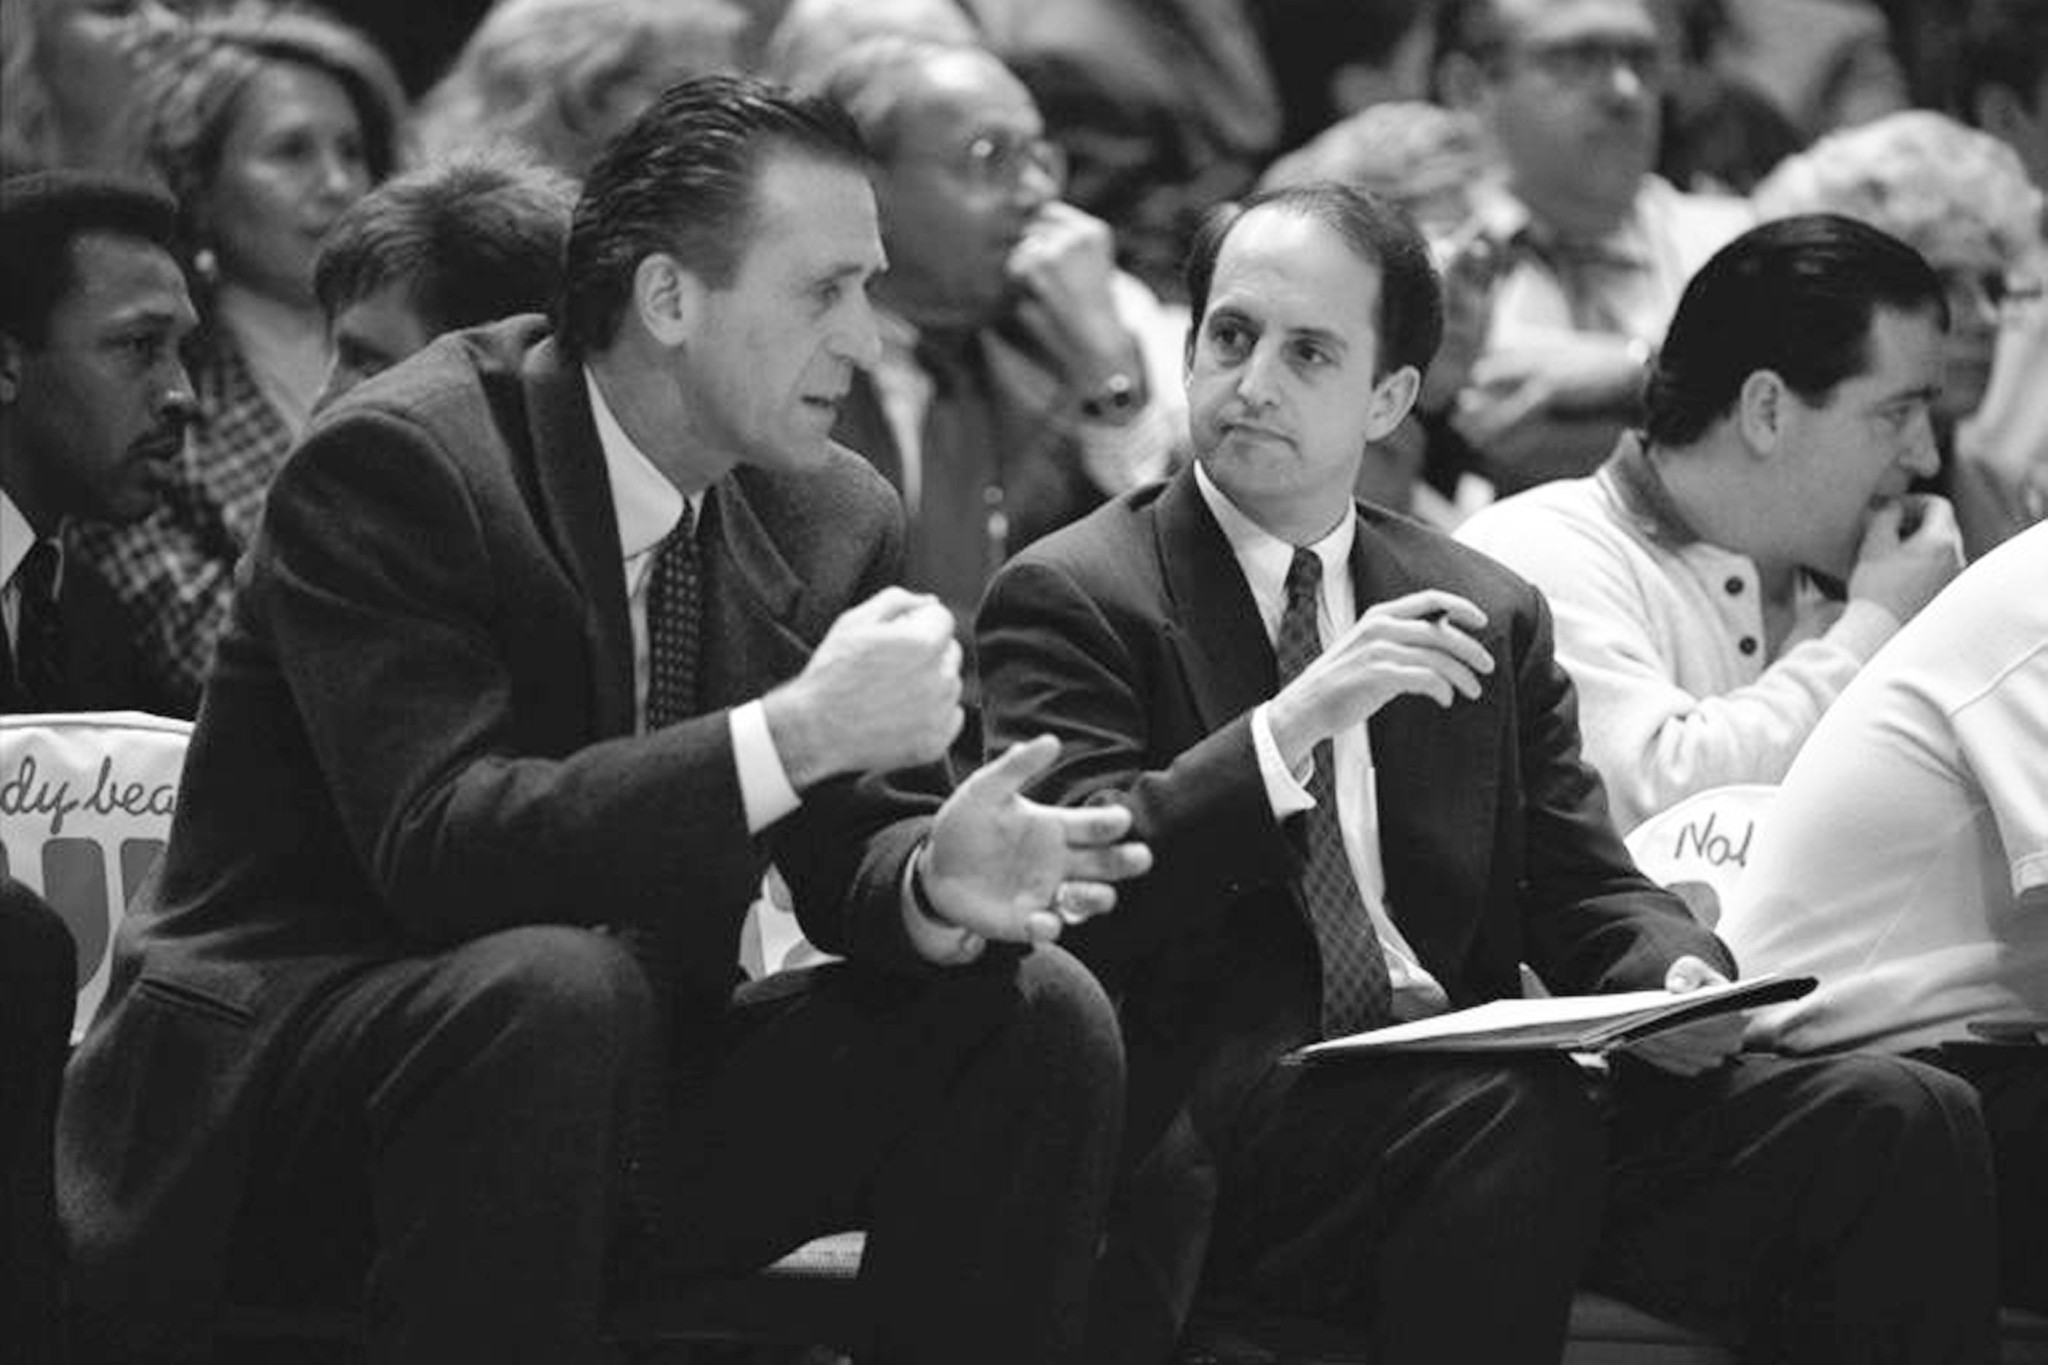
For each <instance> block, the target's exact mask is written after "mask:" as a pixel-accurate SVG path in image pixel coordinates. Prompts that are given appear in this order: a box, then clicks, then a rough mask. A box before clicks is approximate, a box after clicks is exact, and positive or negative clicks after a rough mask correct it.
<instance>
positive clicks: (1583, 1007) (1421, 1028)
mask: <svg viewBox="0 0 2048 1365" xmlns="http://www.w3.org/2000/svg"><path fill="white" fill-rule="evenodd" d="M1814 984H1815V982H1814V978H1812V977H1810V976H1778V975H1766V976H1756V977H1751V978H1750V979H1748V980H1746V981H1734V982H1730V983H1729V984H1727V985H1725V986H1702V987H1700V988H1699V989H1698V990H1694V991H1686V992H1683V993H1681V994H1674V993H1672V992H1670V991H1661V990H1659V991H1623V992H1619V993H1616V994H1613V995H1560V996H1552V997H1549V998H1546V999H1540V1000H1495V1001H1492V1002H1490V1003H1488V1004H1484V1005H1474V1006H1473V1007H1472V1008H1470V1009H1462V1010H1453V1011H1451V1012H1450V1013H1449V1014H1439V1015H1437V1016H1435V1017H1434V1018H1430V1019H1417V1020H1414V1021H1413V1022H1411V1023H1406V1024H1391V1025H1389V1026H1387V1027H1386V1028H1376V1029H1368V1030H1366V1031H1365V1032H1364V1033H1353V1034H1350V1035H1349V1036H1347V1037H1343V1038H1331V1039H1329V1040H1327V1041H1325V1042H1321V1043H1314V1044H1311V1045H1310V1046H1308V1047H1305V1048H1302V1049H1300V1050H1299V1051H1297V1052H1294V1053H1292V1054H1290V1055H1289V1058H1288V1060H1290V1061H1300V1062H1325V1061H1334V1060H1338V1059H1341V1058H1345V1057H1370V1056H1376V1055H1379V1054H1382V1053H1392V1052H1401V1053H1407V1052H1606V1051H1609V1050H1610V1049H1613V1048H1618V1047H1625V1046H1626V1045H1628V1044H1629V1043H1633V1042H1636V1041H1637V1040H1639V1039H1642V1038H1647V1037H1649V1036H1650V1035H1651V1034H1653V1033H1662V1032H1663V1031H1664V1030H1666V1029H1673V1028H1677V1027H1679V1026H1680V1025H1682V1024H1689V1023H1692V1022H1693V1021H1695V1020H1698V1019H1705V1018H1707V1017H1709V1016H1710V1015H1716V1014H1725V1013H1727V1012H1729V1011H1730V1010H1745V1009H1751V1008H1754V1007H1755V1006H1758V1005H1775V1004H1777V1003H1778V1002H1779V1001H1782V1000H1796V999H1798V998H1799V997H1800V996H1802V995H1805V994H1806V993H1807V992H1808V991H1810V990H1812V989H1813V988H1814Z"/></svg>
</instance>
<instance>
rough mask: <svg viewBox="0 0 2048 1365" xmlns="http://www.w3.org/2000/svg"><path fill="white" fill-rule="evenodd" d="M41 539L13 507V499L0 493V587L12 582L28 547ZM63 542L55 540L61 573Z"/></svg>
mask: <svg viewBox="0 0 2048 1365" xmlns="http://www.w3.org/2000/svg"><path fill="white" fill-rule="evenodd" d="M39 539H41V537H39V536H38V535H36V531H35V528H34V527H33V526H30V525H29V524H28V518H27V517H26V516H25V515H23V513H22V510H21V509H20V508H19V507H16V506H15V505H14V499H13V498H10V497H8V496H7V494H6V493H5V492H0V586H6V585H8V584H11V583H13V582H14V574H15V571H16V570H18V569H19V568H21V561H22V560H24V559H27V558H28V552H29V547H30V546H32V545H34V544H35V543H36V541H37V540H39ZM63 543H64V542H63V540H62V539H61V538H58V539H57V545H58V560H57V563H58V566H59V572H60V573H61V572H62V565H63V563H64V560H63V548H62V547H63Z"/></svg>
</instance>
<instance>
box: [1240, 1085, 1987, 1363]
mask: <svg viewBox="0 0 2048 1365" xmlns="http://www.w3.org/2000/svg"><path fill="white" fill-rule="evenodd" d="M1240 1100H1241V1103H1240V1104H1239V1105H1238V1106H1237V1107H1236V1108H1235V1111H1234V1112H1233V1113H1232V1114H1230V1115H1229V1116H1228V1118H1227V1121H1223V1122H1219V1116H1218V1115H1215V1114H1211V1115H1209V1116H1208V1119H1207V1121H1206V1123H1205V1125H1204V1126H1205V1127H1206V1128H1207V1129H1208V1130H1209V1131H1210V1132H1211V1133H1212V1135H1213V1136H1212V1141H1213V1142H1214V1144H1215V1150H1216V1153H1217V1188H1218V1200H1217V1209H1216V1219H1215V1229H1214V1233H1213V1240H1212V1244H1211V1247H1210V1254H1209V1260H1208V1268H1207V1277H1206V1280H1205V1292H1211V1293H1224V1294H1231V1295H1237V1296H1241V1297H1244V1298H1247V1299H1249V1300H1251V1301H1253V1302H1256V1303H1258V1304H1261V1305H1263V1306H1265V1307H1267V1308H1278V1309H1283V1310H1291V1311H1295V1312H1301V1313H1305V1314H1310V1315H1314V1316H1319V1317H1324V1318H1329V1319H1334V1320H1337V1321H1354V1322H1359V1323H1362V1324H1369V1325H1370V1331H1371V1335H1372V1337H1373V1340H1374V1343H1375V1346H1376V1348H1377V1350H1378V1354H1376V1355H1375V1357H1374V1358H1375V1360H1380V1361H1385V1362H1389V1365H1392V1363H1393V1362H1405V1361H1416V1362H1422V1361H1451V1360H1461V1361H1462V1360H1474V1361H1477V1360H1484V1361H1488V1362H1520V1361H1526V1362H1538V1361H1543V1362H1554V1361H1556V1360H1557V1359H1558V1358H1559V1355H1560V1353H1561V1351H1562V1347H1563V1337H1564V1332H1565V1327H1566V1322H1567V1318H1568V1314H1569V1308H1570V1300H1571V1295H1572V1293H1573V1291H1574V1290H1575V1289H1577V1288H1578V1287H1580V1286H1581V1285H1589V1286H1592V1287H1597V1288H1601V1289H1604V1290H1606V1291H1607V1292H1610V1293H1612V1294H1614V1295H1615V1296H1616V1297H1619V1298H1623V1299H1626V1300H1630V1301H1633V1302H1636V1303H1638V1304H1640V1305H1642V1306H1644V1307H1646V1308H1649V1309H1651V1310H1652V1311H1655V1312H1658V1313H1661V1314H1664V1315H1666V1316H1669V1317H1671V1318H1674V1319H1676V1320H1679V1321H1684V1322H1690V1323H1693V1324H1695V1325H1698V1326H1701V1327H1703V1328H1706V1329H1708V1330H1711V1331H1715V1332H1716V1333H1718V1334H1720V1335H1723V1336H1724V1337H1726V1338H1728V1339H1730V1340H1735V1341H1740V1342H1742V1343H1744V1346H1745V1350H1744V1355H1745V1358H1746V1359H1750V1360H1765V1361H1785V1362H1793V1361H1796V1362H1802V1363H1803V1365H1822V1363H1824V1362H1832V1361H1841V1362H1845V1363H1846V1362H1850V1361H1855V1362H1862V1363H1864V1365H1874V1363H1875V1362H1894V1361H1896V1362H1925V1363H1926V1365H1936V1363H1937V1362H1944V1363H1946V1362H1957V1361H1971V1360H1981V1359H1985V1358H1986V1357H1987V1356H1988V1353H1989V1350H1990V1342H1991V1333H1992V1330H1993V1321H1994V1303H1993V1293H1992V1289H1991V1285H1992V1280H1993V1270H1992V1255H1993V1253H1992V1246H1993V1234H1992V1211H1991V1184H1990V1169H1989V1160H1990V1158H1989V1153H1988V1151H1987V1148H1986V1142H1985V1136H1984V1130H1983V1125H1982V1121H1981V1118H1980V1116H1979V1114H1978V1112H1977V1106H1976V1104H1975V1100H1974V1097H1973V1096H1972V1095H1971V1094H1970V1093H1969V1090H1968V1088H1967V1087H1965V1086H1963V1085H1961V1084H1960V1083H1958V1082H1957V1081H1955V1080H1954V1079H1953V1078H1952V1077H1949V1076H1947V1075H1944V1074H1942V1073H1941V1072H1939V1071H1936V1070H1934V1069H1932V1068H1929V1067H1925V1066H1921V1065H1918V1064H1916V1063H1913V1062H1909V1061H1906V1060H1903V1059H1897V1058H1878V1057H1848V1058H1842V1059H1836V1060H1826V1061H1791V1060H1783V1059H1777V1058H1766V1057H1754V1056H1751V1057H1743V1058H1740V1059H1738V1060H1736V1061H1734V1062H1732V1063H1730V1064H1728V1065H1726V1066H1724V1067H1722V1068H1720V1069H1719V1070H1717V1071H1715V1072H1712V1073H1710V1074H1708V1075H1705V1076H1701V1077H1697V1078H1692V1079H1680V1078H1675V1077H1670V1076H1666V1075H1664V1074H1663V1073H1659V1072H1655V1071H1653V1070H1651V1069H1649V1068H1648V1067H1646V1066H1643V1065H1642V1064H1640V1063H1630V1062H1623V1063H1622V1064H1621V1065H1620V1066H1619V1067H1618V1069H1617V1074H1616V1076H1615V1077H1614V1078H1613V1082H1612V1085H1611V1087H1609V1086H1604V1085H1591V1084H1589V1083H1588V1079H1587V1077H1586V1076H1584V1075H1583V1074H1582V1073H1581V1072H1580V1071H1579V1070H1578V1069H1577V1068H1576V1067H1575V1066H1574V1065H1573V1064H1571V1063H1570V1062H1569V1061H1568V1060H1567V1059H1564V1058H1561V1057H1538V1058H1533V1059H1530V1060H1528V1061H1518V1062H1512V1063H1498V1062H1495V1061H1492V1060H1490V1059H1489V1060H1473V1061H1460V1060H1455V1059H1449V1058H1417V1059H1412V1060H1401V1061H1385V1062H1375V1063H1371V1064H1362V1065H1339V1066H1319V1067H1312V1068H1287V1067H1277V1066H1276V1067H1272V1068H1270V1069H1268V1070H1267V1071H1265V1072H1264V1073H1263V1074H1262V1075H1260V1076H1259V1077H1258V1078H1257V1080H1256V1082H1255V1083H1254V1084H1252V1085H1251V1086H1250V1087H1249V1088H1248V1089H1245V1090H1243V1091H1242V1092H1241V1093H1240Z"/></svg>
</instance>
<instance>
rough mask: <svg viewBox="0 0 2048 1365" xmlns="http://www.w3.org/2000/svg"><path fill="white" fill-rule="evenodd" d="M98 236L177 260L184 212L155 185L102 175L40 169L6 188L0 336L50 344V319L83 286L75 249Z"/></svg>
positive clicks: (0, 211) (1, 192)
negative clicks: (127, 240) (142, 245)
mask: <svg viewBox="0 0 2048 1365" xmlns="http://www.w3.org/2000/svg"><path fill="white" fill-rule="evenodd" d="M93 232H105V233H111V234H114V235H117V236H122V237H134V238H138V239H140V240H142V241H146V242H150V243H153V244H155V245H157V246H160V247H162V248H163V249H164V250H165V251H166V252H168V253H170V254H171V256H172V258H173V259H176V258H177V255H178V206H177V205H176V204H175V203H173V202H172V201H171V198H170V196H169V195H167V194H165V193H164V192H163V191H162V190H160V189H158V188H157V187H156V186H154V185H151V184H149V183H147V182H144V181H141V180H136V179H132V178H130V177H127V176H121V175H111V174H107V173H104V172H98V171H63V170H60V171H36V172H33V173H31V174H28V175H19V176H12V177H10V178H8V179H7V180H6V181H5V182H4V183H0V332H5V333H6V334H7V335H8V336H11V337H13V338H14V339H15V340H16V341H18V342H20V343H21V344H22V345H23V346H27V347H30V348H31V349H33V348H35V347H39V346H41V345H42V344H43V342H44V341H45V340H46V339H47V338H48V335H49V327H50V314H51V313H52V312H53V311H54V310H55V309H56V307H57V304H58V303H59V302H60V301H61V300H62V299H63V298H64V296H65V295H66V294H68V293H70V292H71V290H72V288H73V287H74V286H75V285H76V284H77V282H78V281H77V270H76V265H75V262H74V261H73V259H72V251H71V244H72V243H73V242H74V241H76V240H77V239H78V238H79V237H81V236H84V235H86V234H87V233H93Z"/></svg>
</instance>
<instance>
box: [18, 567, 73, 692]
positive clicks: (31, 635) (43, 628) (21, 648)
mask: <svg viewBox="0 0 2048 1365" xmlns="http://www.w3.org/2000/svg"><path fill="white" fill-rule="evenodd" d="M14 585H15V591H16V598H15V605H16V607H17V608H18V612H17V615H16V616H15V632H14V694H15V698H16V704H17V705H19V706H20V708H21V709H22V710H24V711H54V710H57V709H60V707H61V705H62V698H63V692H64V627H63V624H62V622H61V621H60V620H59V618H58V615H57V546H56V543H55V542H54V541H49V540H39V541H37V542H36V543H35V544H34V545H32V546H30V547H29V551H28V553H27V554H26V555H25V556H23V557H22V561H21V567H20V568H19V569H17V570H16V571H15V574H14Z"/></svg>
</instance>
